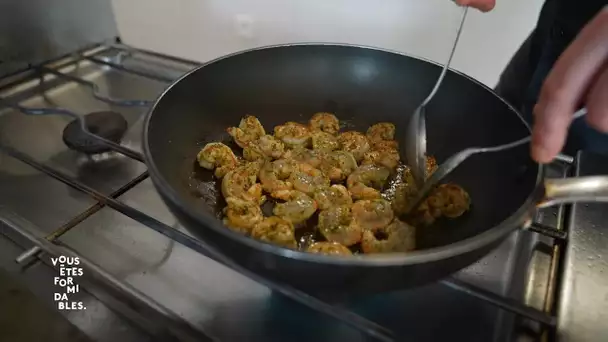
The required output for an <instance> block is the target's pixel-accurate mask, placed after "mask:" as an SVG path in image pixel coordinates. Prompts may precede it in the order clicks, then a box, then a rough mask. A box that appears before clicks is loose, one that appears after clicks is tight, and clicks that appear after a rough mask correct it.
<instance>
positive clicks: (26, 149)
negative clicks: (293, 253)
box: [0, 43, 608, 341]
mask: <svg viewBox="0 0 608 342" xmlns="http://www.w3.org/2000/svg"><path fill="white" fill-rule="evenodd" d="M196 65H197V63H195V62H192V61H187V60H182V59H179V58H174V57H170V56H163V55H159V54H156V53H152V52H148V51H142V50H138V49H135V48H132V47H129V46H126V45H122V44H119V43H116V44H111V45H100V46H96V47H93V48H90V49H85V50H81V51H79V52H78V53H75V54H72V55H70V56H69V57H65V58H60V59H58V60H54V61H52V62H49V63H45V64H41V65H37V66H36V67H32V68H29V69H27V70H25V71H24V72H22V73H19V74H17V75H12V76H11V77H7V78H4V79H3V80H2V82H3V83H2V84H3V85H4V86H3V87H2V88H1V91H0V105H1V106H2V109H1V111H0V146H1V147H2V148H1V151H2V153H0V227H1V229H0V231H1V232H2V233H3V235H0V236H3V237H4V238H3V239H2V244H3V246H5V247H4V248H0V258H1V259H2V261H1V264H0V265H3V266H4V267H5V268H7V269H9V270H12V271H13V272H14V273H15V274H19V276H20V277H22V278H24V279H26V280H28V279H29V282H28V281H26V283H27V284H29V285H28V287H30V288H33V289H37V290H35V291H34V290H33V291H34V292H36V293H38V294H39V297H40V298H41V299H42V300H43V301H45V302H47V303H48V304H50V305H54V306H55V307H56V305H55V304H54V302H53V300H52V295H51V292H52V288H53V281H52V277H53V275H54V274H55V275H56V273H57V272H56V271H55V270H53V269H52V268H51V266H52V264H51V263H50V262H49V258H50V257H55V256H58V255H65V256H79V257H80V258H81V260H82V263H83V268H84V270H83V272H84V274H85V276H84V277H83V278H82V285H83V288H84V289H85V290H84V291H82V292H80V293H79V294H78V295H79V296H82V298H84V299H83V300H84V301H85V302H86V303H87V307H94V308H96V309H95V310H86V311H62V312H61V314H62V315H64V316H65V317H66V318H67V319H68V320H69V321H70V322H72V323H73V324H74V325H76V326H77V327H79V328H80V329H81V330H82V331H84V332H85V333H86V334H88V335H89V336H91V337H92V338H94V339H96V340H111V339H116V338H118V337H117V336H119V337H120V338H121V339H125V340H135V341H136V340H150V339H152V340H157V339H163V340H164V339H169V338H173V339H175V340H190V339H192V340H206V339H209V340H218V341H242V340H264V341H311V340H314V341H336V340H349V341H368V340H369V341H373V340H385V341H390V340H396V341H400V340H412V341H435V340H440V339H444V338H456V339H459V340H467V341H512V340H541V339H545V340H547V339H553V338H555V337H556V336H559V337H561V340H568V339H572V337H573V336H580V335H578V334H580V333H581V330H582V331H585V332H586V334H587V335H585V336H590V340H591V339H592V337H598V336H602V333H603V332H602V331H596V332H595V335H593V333H592V332H590V330H589V328H587V327H586V326H587V325H588V324H589V320H591V319H592V320H594V321H596V322H598V321H599V320H600V319H602V318H603V316H602V315H603V314H602V313H601V310H600V309H601V308H602V305H603V306H604V307H605V304H606V299H604V298H605V297H604V296H603V295H601V296H599V297H598V295H597V292H596V293H594V294H593V295H591V293H590V292H587V289H594V290H593V291H603V292H605V291H606V290H605V289H604V288H603V287H599V285H602V286H603V285H604V282H605V281H603V279H604V277H602V271H603V269H604V268H605V267H606V266H605V264H604V261H603V259H602V256H603V254H602V252H601V249H600V247H601V246H602V242H603V239H605V238H604V237H603V235H602V228H604V227H601V226H600V225H599V222H601V221H602V218H604V219H605V216H603V217H602V216H601V215H602V210H601V209H604V212H605V208H606V207H605V205H600V204H593V205H575V206H573V208H569V207H564V206H562V207H556V208H551V209H547V210H542V211H539V212H538V215H537V223H538V224H537V225H536V231H540V232H543V230H542V228H543V227H544V228H546V227H547V226H548V227H553V228H555V229H557V230H559V231H561V232H562V234H555V232H554V233H553V234H548V233H547V231H549V232H551V231H552V230H551V229H546V230H545V234H548V235H549V236H545V235H543V234H539V233H537V232H532V231H524V230H521V231H517V232H515V233H513V235H512V236H511V237H510V238H509V239H508V240H507V241H506V242H505V243H504V244H503V245H501V246H500V247H499V248H497V249H496V250H495V251H494V252H492V253H491V254H490V255H488V256H487V257H485V258H484V259H483V260H481V261H479V262H478V263H476V264H474V265H472V266H471V267H469V268H467V269H464V270H462V271H461V272H459V273H458V274H456V275H454V276H453V278H450V279H446V280H444V281H441V282H439V283H436V284H431V285H428V286H425V287H421V288H417V289H413V290H406V291H398V292H393V293H388V294H380V295H376V296H371V297H362V298H354V299H350V300H348V301H346V302H344V301H341V302H335V301H332V300H330V299H327V298H323V299H320V298H315V297H312V296H310V295H308V294H305V293H301V292H299V291H296V290H294V289H292V288H289V287H287V286H285V285H283V284H276V283H272V282H269V281H268V280H266V279H263V278H260V277H258V276H256V275H253V274H250V273H248V272H247V271H245V270H243V269H240V268H239V267H238V266H237V265H232V264H230V263H228V264H226V260H225V259H223V258H221V256H218V255H217V254H216V253H214V251H210V250H206V249H205V246H204V245H203V244H200V243H199V242H197V240H195V239H194V238H193V237H192V236H190V235H189V233H188V232H187V231H185V230H184V229H183V228H182V227H181V226H180V224H179V223H178V222H177V221H176V219H175V218H174V217H173V216H172V215H171V214H170V212H169V211H168V209H167V208H166V207H165V206H164V204H163V203H162V202H161V200H160V198H159V196H158V195H157V194H156V192H155V189H154V188H153V186H152V183H151V181H150V180H149V179H148V177H147V172H146V166H145V164H143V163H142V161H141V154H140V152H141V150H140V149H141V136H142V123H143V120H144V115H145V113H146V110H147V108H148V106H149V105H150V104H151V103H152V101H153V100H154V99H155V98H156V96H158V95H159V94H160V93H161V92H162V91H163V89H165V88H166V87H167V86H168V85H169V84H170V82H171V81H173V80H175V79H177V78H178V77H179V76H181V75H183V74H184V73H185V72H187V71H188V70H190V69H191V68H193V67H195V66H196ZM78 118H82V120H78ZM81 122H82V123H83V124H84V125H86V126H87V129H88V130H89V131H91V132H93V133H96V134H99V135H102V136H103V137H104V138H105V139H106V140H108V141H111V142H114V144H112V143H110V144H107V143H99V141H96V139H91V137H90V136H88V135H86V134H82V131H81V126H80V124H81ZM598 160H599V159H598V158H597V157H595V156H590V155H581V156H580V157H579V158H577V159H576V163H575V164H573V165H568V164H563V163H556V164H553V165H551V167H550V168H549V173H548V176H549V177H564V176H566V175H568V174H571V173H572V172H578V173H589V172H600V173H607V172H608V163H606V162H601V160H600V161H598ZM573 166H574V167H573ZM586 167H589V168H590V170H588V169H586ZM603 215H605V214H603ZM604 222H605V220H604ZM585 226H587V227H585ZM588 227H592V228H588ZM566 235H569V236H568V237H567V240H566ZM550 236H552V237H550ZM15 259H17V260H18V262H19V264H18V265H19V266H16V265H15V264H13V263H12V260H15ZM9 261H10V262H9ZM30 274H34V275H32V276H30ZM38 274H41V275H38ZM44 275H46V278H45V276H44ZM581 277H582V278H581ZM47 278H48V279H47ZM32 279H35V281H32ZM581 284H584V287H581ZM603 292H602V293H603ZM598 305H599V306H598ZM583 306H585V308H586V309H585V310H582V307H583ZM592 307H597V308H598V309H597V310H595V311H593V310H591V308H592ZM558 309H559V310H558ZM108 322H121V323H120V324H109V323H108ZM116 327H119V329H117V328H116ZM600 328H601V324H596V325H595V329H600ZM579 340H580V339H579Z"/></svg>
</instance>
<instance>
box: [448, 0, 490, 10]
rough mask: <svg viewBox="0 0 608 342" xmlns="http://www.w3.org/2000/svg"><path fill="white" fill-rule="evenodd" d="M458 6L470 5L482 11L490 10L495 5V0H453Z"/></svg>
mask: <svg viewBox="0 0 608 342" xmlns="http://www.w3.org/2000/svg"><path fill="white" fill-rule="evenodd" d="M455 1H456V3H457V4H459V5H460V6H470V7H473V8H477V9H478V10H480V11H482V12H488V11H491V10H492V9H493V8H494V6H495V5H496V0H455Z"/></svg>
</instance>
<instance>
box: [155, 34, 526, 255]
mask: <svg viewBox="0 0 608 342" xmlns="http://www.w3.org/2000/svg"><path fill="white" fill-rule="evenodd" d="M440 71H441V70H440V67H439V66H437V65H435V64H432V63H429V62H426V61H423V60H419V59H416V58H412V57H408V56H404V55H400V54H395V53H391V52H385V51H379V50H374V49H367V48H360V47H351V46H336V45H296V46H282V47H273V48H268V49H261V50H254V51H249V52H246V53H242V54H237V55H233V56H231V57H229V58H225V59H221V60H219V61H216V62H213V63H211V64H208V65H206V66H204V67H202V68H200V69H198V70H196V71H194V72H193V73H191V74H189V75H188V76H186V77H185V78H183V79H182V80H181V81H179V82H178V83H177V84H175V85H174V86H172V87H171V88H170V89H169V90H168V91H167V92H166V93H165V94H164V95H163V96H162V97H161V99H160V100H159V102H158V103H157V105H156V107H155V109H154V112H153V114H152V116H151V118H150V122H149V128H148V141H149V151H150V154H151V156H152V162H153V163H154V164H155V165H156V167H157V168H158V171H159V172H160V174H161V176H162V177H164V179H165V180H166V181H167V182H168V183H169V184H170V186H171V187H173V189H175V191H176V192H177V193H178V196H179V200H180V202H182V203H184V204H186V205H190V206H193V207H195V208H197V210H200V211H202V212H203V213H205V214H206V215H211V216H215V217H219V216H220V210H221V208H222V206H223V203H224V202H223V200H222V199H221V193H220V191H219V187H218V186H217V184H216V182H215V181H214V180H213V177H212V173H211V172H210V171H203V170H201V169H200V168H197V167H195V164H196V163H195V157H196V154H197V152H198V151H199V150H200V149H201V148H202V147H203V146H204V145H205V144H206V143H207V142H211V141H225V142H226V141H230V139H229V136H228V134H227V133H226V128H227V127H229V126H235V125H237V124H238V122H239V120H240V118H241V117H242V116H244V115H245V114H251V115H255V116H257V117H258V118H259V119H260V121H261V122H262V124H263V125H264V127H265V128H266V131H267V132H271V131H272V129H273V127H274V126H275V125H278V124H282V123H284V122H286V121H299V122H306V121H307V120H308V119H309V118H310V116H311V115H312V114H313V113H315V112H319V111H327V112H332V113H335V114H336V116H337V117H338V118H339V119H340V120H341V122H342V123H344V124H345V126H346V127H345V128H344V129H355V130H360V131H365V130H366V129H367V127H369V126H370V125H372V124H374V123H376V122H381V121H389V122H393V123H395V124H396V125H397V130H398V131H399V130H400V129H401V130H403V129H404V123H405V122H407V117H408V115H410V114H411V113H412V112H413V110H414V109H415V107H416V106H417V105H418V104H419V103H420V101H421V100H422V99H423V98H424V97H425V96H426V95H427V93H428V92H429V90H430V89H431V88H432V86H433V84H434V82H435V80H436V78H437V76H438V75H439V73H440ZM427 131H428V132H427V139H428V151H429V153H430V154H432V155H434V156H435V157H436V158H437V160H438V162H441V161H443V160H445V159H446V158H447V157H448V156H450V155H451V154H453V153H455V152H457V151H459V150H461V149H464V148H467V147H472V146H476V147H481V146H493V145H498V144H503V143H507V142H511V141H514V140H516V139H519V138H522V137H524V136H526V135H527V134H529V131H528V128H527V126H526V125H525V124H524V123H523V122H522V121H521V119H520V118H519V117H518V116H517V114H516V113H515V112H514V111H513V110H512V109H511V108H510V107H509V106H508V105H506V104H505V103H504V102H503V101H502V100H500V99H499V98H498V97H497V96H496V95H494V94H493V93H492V92H491V91H489V90H488V89H486V88H485V87H483V86H482V85H480V84H479V83H477V82H474V81H472V80H471V79H469V78H467V77H465V76H462V75H460V74H457V73H454V72H449V73H448V74H447V75H446V78H445V80H444V83H443V85H442V86H441V88H440V90H439V92H438V94H437V95H436V97H435V98H434V100H433V101H432V102H431V103H430V105H429V106H428V108H427ZM537 172H538V166H537V165H536V164H534V163H533V162H532V161H531V160H530V158H529V153H528V146H523V147H520V148H517V149H513V150H510V151H508V152H501V153H495V154H485V155H480V156H474V157H472V158H471V159H469V160H468V161H466V162H465V163H464V164H463V165H461V166H460V167H459V168H458V169H457V170H456V171H455V172H454V173H453V174H452V175H451V176H450V179H449V181H453V182H455V183H457V184H459V185H461V186H463V187H464V188H465V189H466V190H467V191H468V192H469V194H470V196H471V199H472V203H473V206H472V210H471V211H470V212H469V213H467V214H465V215H464V216H463V217H461V218H459V219H456V220H452V221H443V222H442V224H441V225H437V226H435V227H430V228H428V229H419V230H418V234H417V235H418V237H417V240H418V241H417V244H418V248H419V249H421V248H430V247H436V246H442V245H447V244H450V243H453V242H456V241H459V240H462V239H465V238H468V237H471V236H474V235H476V234H479V233H481V232H483V231H485V230H488V229H490V228H492V227H494V226H496V225H498V224H499V223H500V222H502V221H503V220H505V219H506V218H507V217H509V216H510V215H511V214H513V213H514V212H515V211H516V210H517V209H518V208H519V207H520V206H521V205H522V203H523V202H524V201H525V200H526V198H527V197H528V196H529V195H530V193H531V192H532V190H533V189H534V187H535V185H536V177H537ZM200 229H208V228H206V227H202V226H201V227H200ZM194 233H196V232H194Z"/></svg>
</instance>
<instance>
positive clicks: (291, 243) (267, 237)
mask: <svg viewBox="0 0 608 342" xmlns="http://www.w3.org/2000/svg"><path fill="white" fill-rule="evenodd" d="M294 231H295V229H294V227H293V224H292V223H291V222H289V221H287V220H284V219H282V218H280V217H276V216H271V217H267V218H265V219H264V220H262V221H260V222H258V223H257V224H256V225H255V226H254V227H253V230H252V231H251V237H253V238H255V239H258V240H262V241H267V242H270V243H272V244H275V245H279V246H282V247H287V248H296V247H297V245H296V239H295V236H294Z"/></svg>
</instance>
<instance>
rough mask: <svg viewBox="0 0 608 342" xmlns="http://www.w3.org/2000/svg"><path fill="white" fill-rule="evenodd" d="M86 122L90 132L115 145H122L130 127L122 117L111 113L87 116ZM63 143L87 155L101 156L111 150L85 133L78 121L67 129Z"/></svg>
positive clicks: (70, 124) (96, 113)
mask: <svg viewBox="0 0 608 342" xmlns="http://www.w3.org/2000/svg"><path fill="white" fill-rule="evenodd" d="M84 120H85V124H86V127H87V129H88V130H89V132H91V133H93V134H96V135H98V136H100V137H103V138H105V139H107V140H110V141H113V142H115V143H120V139H122V137H123V135H124V134H125V132H126V131H127V126H128V125H127V120H125V118H123V117H122V115H120V114H118V113H116V112H110V111H103V112H94V113H90V114H87V115H85V116H84ZM63 142H64V143H65V144H66V145H67V146H68V147H69V148H71V149H73V150H76V151H79V152H82V153H86V154H100V153H104V152H108V151H110V150H111V149H110V148H109V147H107V146H106V145H105V144H104V143H103V142H100V141H99V140H98V139H96V138H95V137H92V136H90V135H88V134H86V133H85V132H83V131H82V130H81V129H80V123H79V122H78V120H73V121H72V122H70V123H69V124H68V125H67V126H66V127H65V129H64V130H63Z"/></svg>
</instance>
